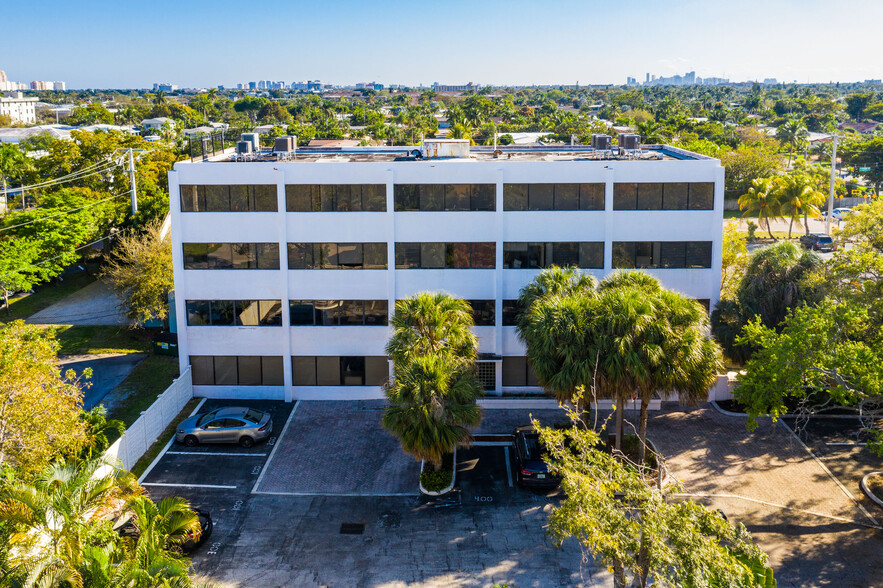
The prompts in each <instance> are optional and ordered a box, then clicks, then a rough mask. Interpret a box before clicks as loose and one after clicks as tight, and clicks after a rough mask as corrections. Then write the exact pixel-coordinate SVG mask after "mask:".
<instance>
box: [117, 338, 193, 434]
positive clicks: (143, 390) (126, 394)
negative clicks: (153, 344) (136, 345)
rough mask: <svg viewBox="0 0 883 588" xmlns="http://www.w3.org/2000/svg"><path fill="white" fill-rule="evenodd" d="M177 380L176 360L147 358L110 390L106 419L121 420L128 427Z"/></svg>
mask: <svg viewBox="0 0 883 588" xmlns="http://www.w3.org/2000/svg"><path fill="white" fill-rule="evenodd" d="M177 377H178V358H177V357H169V356H166V355H148V356H147V358H145V359H144V361H142V362H141V363H139V364H138V365H137V366H135V369H134V370H132V373H131V374H129V377H128V378H126V379H125V380H123V382H122V384H120V385H119V386H118V387H117V389H116V390H114V391H113V399H112V401H111V402H109V403H108V413H109V414H108V418H113V419H118V420H121V421H123V422H124V423H125V424H126V427H129V426H130V425H131V424H132V423H134V422H135V421H136V420H138V417H139V416H141V412H142V411H145V410H147V409H148V408H149V407H150V405H151V404H153V403H154V402H155V401H156V397H157V396H159V395H160V394H162V393H163V392H164V391H165V389H166V388H168V387H169V386H170V385H171V384H172V381H173V380H174V379H175V378H177Z"/></svg>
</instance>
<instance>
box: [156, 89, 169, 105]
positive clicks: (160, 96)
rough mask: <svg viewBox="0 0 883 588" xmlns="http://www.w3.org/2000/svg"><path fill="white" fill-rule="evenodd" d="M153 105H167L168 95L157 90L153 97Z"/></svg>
mask: <svg viewBox="0 0 883 588" xmlns="http://www.w3.org/2000/svg"><path fill="white" fill-rule="evenodd" d="M153 103H154V104H165V103H166V93H165V91H163V90H157V91H156V93H155V94H154V95H153Z"/></svg>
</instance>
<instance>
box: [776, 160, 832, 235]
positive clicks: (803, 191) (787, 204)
mask: <svg viewBox="0 0 883 588" xmlns="http://www.w3.org/2000/svg"><path fill="white" fill-rule="evenodd" d="M774 189H775V191H776V195H777V197H778V200H779V203H780V205H781V206H782V212H783V213H785V214H787V215H788V216H789V217H790V219H791V222H790V223H789V224H788V238H789V239H790V238H791V229H792V227H793V226H794V219H796V218H799V217H800V215H803V223H804V227H805V228H806V234H807V235H809V221H808V220H807V217H808V215H810V214H811V215H813V217H818V216H819V214H821V213H820V212H819V206H820V205H822V204H824V202H825V195H824V194H822V193H821V192H819V191H818V190H816V186H815V182H814V181H813V180H812V179H811V178H810V177H809V176H808V175H806V174H804V173H799V172H797V173H789V174H786V175H784V176H782V177H779V178H776V183H775V188H774Z"/></svg>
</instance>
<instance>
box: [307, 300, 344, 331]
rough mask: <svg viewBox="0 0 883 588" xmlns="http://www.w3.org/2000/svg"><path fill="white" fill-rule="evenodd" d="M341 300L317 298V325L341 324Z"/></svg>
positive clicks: (314, 305) (315, 304) (314, 302)
mask: <svg viewBox="0 0 883 588" xmlns="http://www.w3.org/2000/svg"><path fill="white" fill-rule="evenodd" d="M340 302H341V301H340V300H315V301H313V308H314V309H315V316H316V325H319V326H322V327H336V326H337V325H339V324H340Z"/></svg>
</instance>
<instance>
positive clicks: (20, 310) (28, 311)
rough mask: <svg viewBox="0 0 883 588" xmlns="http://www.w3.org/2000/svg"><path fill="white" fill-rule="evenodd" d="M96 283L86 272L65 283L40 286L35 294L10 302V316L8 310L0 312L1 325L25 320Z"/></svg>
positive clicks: (74, 275) (70, 278) (79, 273)
mask: <svg viewBox="0 0 883 588" xmlns="http://www.w3.org/2000/svg"><path fill="white" fill-rule="evenodd" d="M94 281H95V276H92V275H89V274H88V273H86V272H78V273H76V274H71V275H70V276H68V277H66V278H65V279H64V281H63V282H57V283H54V284H45V285H43V286H38V287H37V289H36V290H35V291H34V293H33V294H26V295H24V296H20V297H18V298H13V299H11V300H10V301H9V315H7V314H6V309H3V310H2V311H0V323H5V322H10V321H14V320H17V319H25V318H27V317H29V316H31V315H32V314H35V313H37V312H40V311H41V310H43V309H44V308H48V307H50V306H52V305H53V304H55V303H56V302H58V301H59V300H61V299H62V298H64V297H65V296H68V295H70V294H73V293H74V292H76V291H77V290H79V289H81V288H85V287H86V286H88V285H89V284H91V283H92V282H94ZM0 303H2V300H0Z"/></svg>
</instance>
